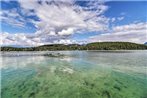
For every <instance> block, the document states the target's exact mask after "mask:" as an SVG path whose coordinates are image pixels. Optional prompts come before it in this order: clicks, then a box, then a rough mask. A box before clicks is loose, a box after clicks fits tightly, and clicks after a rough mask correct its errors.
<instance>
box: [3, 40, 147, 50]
mask: <svg viewBox="0 0 147 98" xmlns="http://www.w3.org/2000/svg"><path fill="white" fill-rule="evenodd" d="M145 49H147V46H146V45H144V44H136V43H130V42H95V43H88V44H86V45H79V44H70V45H64V44H51V45H42V46H38V47H26V48H20V47H1V51H56V50H145Z"/></svg>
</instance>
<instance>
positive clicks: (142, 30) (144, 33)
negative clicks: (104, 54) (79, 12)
mask: <svg viewBox="0 0 147 98" xmlns="http://www.w3.org/2000/svg"><path fill="white" fill-rule="evenodd" d="M89 40H90V41H91V42H96V41H99V42H101V41H125V42H136V43H144V42H146V41H147V23H134V24H129V25H122V26H116V27H113V28H112V31H110V32H108V33H105V34H100V35H96V36H92V37H90V38H89Z"/></svg>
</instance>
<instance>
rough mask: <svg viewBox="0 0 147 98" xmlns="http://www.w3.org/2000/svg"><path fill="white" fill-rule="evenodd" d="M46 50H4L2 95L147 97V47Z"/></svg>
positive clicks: (21, 97)
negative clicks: (110, 49)
mask: <svg viewBox="0 0 147 98" xmlns="http://www.w3.org/2000/svg"><path fill="white" fill-rule="evenodd" d="M43 53H45V52H5V53H1V55H2V56H1V57H0V59H1V60H0V61H2V62H1V97H2V98H147V51H70V52H69V51H64V52H59V51H57V52H56V53H62V54H64V55H65V56H64V57H47V56H39V55H36V56H35V55H34V56H30V54H43ZM51 53H52V52H51Z"/></svg>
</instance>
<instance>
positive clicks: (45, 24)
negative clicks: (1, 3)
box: [2, 0, 109, 46]
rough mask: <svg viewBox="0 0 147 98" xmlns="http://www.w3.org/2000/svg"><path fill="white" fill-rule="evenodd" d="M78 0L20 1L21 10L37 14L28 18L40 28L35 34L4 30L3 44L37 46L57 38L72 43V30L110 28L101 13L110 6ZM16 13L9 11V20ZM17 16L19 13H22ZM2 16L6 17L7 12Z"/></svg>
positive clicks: (58, 40) (75, 31)
mask: <svg viewBox="0 0 147 98" xmlns="http://www.w3.org/2000/svg"><path fill="white" fill-rule="evenodd" d="M79 2H81V1H75V0H49V1H36V0H20V1H18V3H19V4H20V7H21V8H20V9H21V13H22V14H24V15H26V16H31V15H32V16H36V17H37V18H38V20H37V21H35V20H31V19H30V20H27V21H29V22H31V23H32V24H34V26H35V27H36V28H37V31H36V32H35V33H34V34H24V33H22V34H20V33H19V34H9V33H4V32H3V34H2V36H4V37H3V38H2V44H17V45H18V44H21V45H22V44H23V45H29V46H31V45H33V46H34V45H42V44H51V43H55V42H59V43H71V42H74V41H69V40H68V39H69V37H70V36H71V35H72V34H75V33H78V32H80V31H83V30H86V31H104V30H106V29H107V28H108V21H109V20H108V18H106V17H105V16H103V15H102V14H103V13H104V12H105V11H106V10H107V9H108V7H107V6H106V5H104V3H103V2H100V1H88V2H87V1H82V2H85V6H81V5H80V3H79ZM9 12H10V11H8V12H7V14H8V13H9ZM3 13H4V12H3ZM11 14H13V13H11ZM17 14H18V13H17ZM17 14H14V15H17ZM14 15H9V16H10V17H7V20H8V19H10V18H11V17H12V16H14ZM17 16H19V17H20V14H18V15H17ZM17 16H14V17H12V20H13V21H16V20H17V19H16V17H17ZM2 18H6V17H5V16H4V17H2ZM5 20H6V19H5ZM7 20H6V21H7ZM9 21H10V20H9ZM25 21H26V20H23V21H22V23H25ZM19 22H20V21H19ZM13 23H14V22H13ZM19 24H20V23H19ZM22 25H24V24H22ZM12 38H13V39H12ZM21 38H23V39H21Z"/></svg>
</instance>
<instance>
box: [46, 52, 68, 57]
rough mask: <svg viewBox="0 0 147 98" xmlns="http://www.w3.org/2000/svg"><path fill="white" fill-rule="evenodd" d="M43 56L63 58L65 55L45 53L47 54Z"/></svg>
mask: <svg viewBox="0 0 147 98" xmlns="http://www.w3.org/2000/svg"><path fill="white" fill-rule="evenodd" d="M43 56H48V57H64V56H65V55H63V54H60V53H47V54H43Z"/></svg>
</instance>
